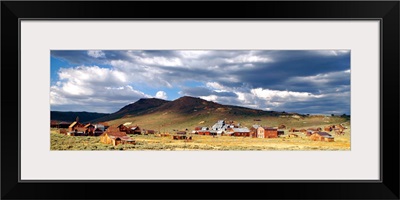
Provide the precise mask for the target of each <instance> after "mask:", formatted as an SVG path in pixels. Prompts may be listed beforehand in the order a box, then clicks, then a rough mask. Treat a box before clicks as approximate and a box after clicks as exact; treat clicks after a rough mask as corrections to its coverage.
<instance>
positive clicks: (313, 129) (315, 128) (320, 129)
mask: <svg viewBox="0 0 400 200" xmlns="http://www.w3.org/2000/svg"><path fill="white" fill-rule="evenodd" d="M307 130H312V131H322V128H320V127H313V128H308V129H307Z"/></svg>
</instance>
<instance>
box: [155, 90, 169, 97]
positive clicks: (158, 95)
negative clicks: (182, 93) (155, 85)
mask: <svg viewBox="0 0 400 200" xmlns="http://www.w3.org/2000/svg"><path fill="white" fill-rule="evenodd" d="M156 98H159V99H167V98H168V96H167V93H166V92H164V91H158V92H157V93H156Z"/></svg>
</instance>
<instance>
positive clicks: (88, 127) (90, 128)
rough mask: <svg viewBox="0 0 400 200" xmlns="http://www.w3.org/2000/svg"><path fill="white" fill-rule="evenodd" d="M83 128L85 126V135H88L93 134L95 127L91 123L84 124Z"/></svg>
mask: <svg viewBox="0 0 400 200" xmlns="http://www.w3.org/2000/svg"><path fill="white" fill-rule="evenodd" d="M84 128H85V133H86V134H87V135H89V136H94V130H95V127H94V125H93V124H86V125H85V126H84Z"/></svg>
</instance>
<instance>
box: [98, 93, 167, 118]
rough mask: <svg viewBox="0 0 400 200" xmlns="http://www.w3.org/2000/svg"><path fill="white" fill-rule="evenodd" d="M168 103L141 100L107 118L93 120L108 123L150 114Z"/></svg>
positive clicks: (149, 99)
mask: <svg viewBox="0 0 400 200" xmlns="http://www.w3.org/2000/svg"><path fill="white" fill-rule="evenodd" d="M168 102H169V101H166V100H162V99H157V98H142V99H139V100H138V101H136V102H135V103H132V104H128V105H126V106H124V107H122V108H121V109H120V110H118V111H117V112H115V113H112V114H110V115H108V116H105V117H102V118H98V119H95V120H93V121H94V122H100V121H110V120H113V119H118V118H122V117H131V116H137V115H142V114H147V113H150V112H152V111H153V110H154V109H156V108H158V107H160V106H161V105H163V104H165V103H168Z"/></svg>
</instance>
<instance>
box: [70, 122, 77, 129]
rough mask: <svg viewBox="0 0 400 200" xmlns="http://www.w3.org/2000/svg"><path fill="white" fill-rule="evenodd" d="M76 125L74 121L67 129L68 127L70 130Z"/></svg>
mask: <svg viewBox="0 0 400 200" xmlns="http://www.w3.org/2000/svg"><path fill="white" fill-rule="evenodd" d="M76 123H77V122H76V121H74V122H72V124H71V125H69V127H70V128H72V127H74V126H75V124H76Z"/></svg>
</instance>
